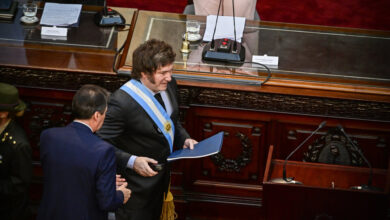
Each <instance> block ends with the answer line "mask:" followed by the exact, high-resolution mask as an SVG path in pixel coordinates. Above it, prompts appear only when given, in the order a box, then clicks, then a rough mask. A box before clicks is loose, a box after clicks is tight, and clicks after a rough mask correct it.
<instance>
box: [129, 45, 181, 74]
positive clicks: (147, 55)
mask: <svg viewBox="0 0 390 220" xmlns="http://www.w3.org/2000/svg"><path fill="white" fill-rule="evenodd" d="M175 57H176V54H175V52H173V49H172V47H171V45H169V44H167V43H166V42H164V41H161V40H156V39H150V40H148V41H146V42H145V43H143V44H141V45H140V46H139V47H138V48H137V49H135V50H134V52H133V70H132V72H131V78H133V79H137V80H139V79H140V78H141V72H144V73H145V74H146V75H148V76H152V75H153V73H154V72H156V70H157V69H158V68H159V67H163V66H166V65H169V64H171V63H173V62H174V61H175Z"/></svg>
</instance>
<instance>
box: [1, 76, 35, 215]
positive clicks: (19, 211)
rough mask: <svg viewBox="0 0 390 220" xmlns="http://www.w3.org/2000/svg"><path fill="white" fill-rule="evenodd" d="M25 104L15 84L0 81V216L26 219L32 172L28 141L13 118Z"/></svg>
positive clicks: (18, 114) (22, 111)
mask: <svg viewBox="0 0 390 220" xmlns="http://www.w3.org/2000/svg"><path fill="white" fill-rule="evenodd" d="M25 108H26V105H25V103H24V102H23V101H21V100H20V99H19V93H18V90H17V89H16V87H14V86H12V85H9V84H6V83H0V219H2V220H16V219H18V220H19V219H26V218H28V215H29V211H28V201H29V196H28V191H29V185H30V182H31V175H32V161H31V148H30V143H29V141H28V139H27V136H26V134H25V132H24V130H23V129H22V128H21V127H20V126H19V125H18V124H17V123H16V121H15V119H14V118H15V117H16V116H22V115H23V113H24V109H25Z"/></svg>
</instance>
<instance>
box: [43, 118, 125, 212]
mask: <svg viewBox="0 0 390 220" xmlns="http://www.w3.org/2000/svg"><path fill="white" fill-rule="evenodd" d="M40 154H41V161H42V165H43V172H44V193H43V199H42V203H41V207H40V210H39V215H38V219H106V218H107V211H112V210H115V208H117V207H118V206H119V205H120V204H121V203H122V201H123V200H122V198H123V195H122V194H121V193H120V192H117V191H116V186H115V172H116V170H115V166H116V164H115V154H114V149H113V148H112V147H111V146H110V145H109V144H108V143H106V142H104V141H102V140H100V139H99V138H98V137H96V136H95V135H94V134H93V133H92V131H91V130H90V128H89V127H87V126H85V125H83V124H81V123H78V122H73V123H71V124H69V125H68V126H67V127H63V128H51V129H48V130H45V131H44V132H43V133H42V135H41V151H40Z"/></svg>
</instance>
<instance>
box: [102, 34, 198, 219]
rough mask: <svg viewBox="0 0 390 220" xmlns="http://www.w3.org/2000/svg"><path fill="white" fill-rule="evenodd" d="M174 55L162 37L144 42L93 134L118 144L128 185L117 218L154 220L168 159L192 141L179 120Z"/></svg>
mask: <svg viewBox="0 0 390 220" xmlns="http://www.w3.org/2000/svg"><path fill="white" fill-rule="evenodd" d="M175 56H176V54H175V53H174V52H173V49H172V47H171V46H170V45H169V44H167V43H165V42H164V41H160V40H155V39H151V40H148V41H146V42H144V43H143V44H141V45H140V46H139V47H138V48H137V49H136V50H135V51H134V53H133V65H132V66H133V70H132V73H131V74H132V75H131V78H132V79H131V80H130V81H128V82H127V83H126V84H124V85H123V86H122V87H121V88H120V89H118V90H117V91H115V92H114V93H113V94H112V96H111V98H110V102H109V105H108V112H107V117H106V119H105V121H104V124H103V127H102V129H100V131H99V132H98V135H99V136H100V137H102V138H103V139H105V140H107V141H109V142H110V143H112V144H113V145H114V146H115V147H117V148H118V150H117V151H116V155H117V159H118V167H119V168H118V170H119V173H120V174H121V175H122V176H123V177H124V178H125V179H126V181H127V182H128V184H129V186H130V188H131V189H132V196H131V198H130V199H129V202H128V203H127V204H125V206H124V207H122V208H119V209H118V211H117V212H116V217H117V220H156V219H159V218H160V214H161V211H162V205H163V201H164V194H165V195H167V193H168V185H169V182H170V169H169V166H168V164H167V157H168V156H169V155H170V153H171V152H172V150H173V149H176V148H190V149H193V147H194V144H196V143H197V142H196V141H195V140H193V139H191V138H190V136H189V135H188V133H187V132H186V130H185V129H184V128H183V127H182V126H181V124H180V121H179V107H178V99H177V84H176V80H175V79H174V78H173V77H172V69H173V62H174V61H175ZM157 164H160V166H159V168H160V169H156V168H153V167H154V166H156V165H157Z"/></svg>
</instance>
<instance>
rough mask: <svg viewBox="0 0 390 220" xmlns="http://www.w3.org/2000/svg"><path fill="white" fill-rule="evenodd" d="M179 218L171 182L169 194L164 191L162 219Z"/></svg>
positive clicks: (172, 219)
mask: <svg viewBox="0 0 390 220" xmlns="http://www.w3.org/2000/svg"><path fill="white" fill-rule="evenodd" d="M174 219H177V213H176V212H175V204H174V203H173V195H172V193H171V184H169V187H168V195H166V196H165V193H164V203H163V207H162V210H161V216H160V220H174Z"/></svg>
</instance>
